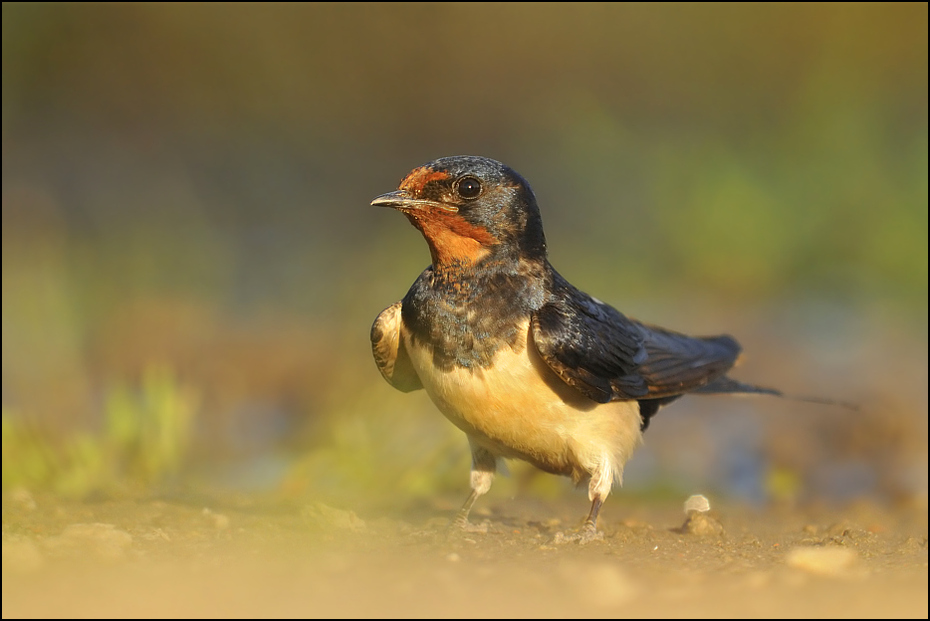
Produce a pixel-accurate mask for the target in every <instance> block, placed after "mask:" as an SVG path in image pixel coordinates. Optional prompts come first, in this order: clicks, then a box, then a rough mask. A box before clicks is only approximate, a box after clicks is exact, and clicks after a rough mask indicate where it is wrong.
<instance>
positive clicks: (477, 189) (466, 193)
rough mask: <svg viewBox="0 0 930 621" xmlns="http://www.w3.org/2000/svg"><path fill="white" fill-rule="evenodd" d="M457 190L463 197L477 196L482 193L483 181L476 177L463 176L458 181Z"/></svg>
mask: <svg viewBox="0 0 930 621" xmlns="http://www.w3.org/2000/svg"><path fill="white" fill-rule="evenodd" d="M455 191H456V192H457V193H458V195H459V196H461V197H462V198H477V196H478V195H479V194H481V182H480V181H478V180H477V179H475V178H474V177H463V178H461V179H459V181H458V183H456V185H455Z"/></svg>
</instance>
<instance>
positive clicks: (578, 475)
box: [401, 317, 640, 480]
mask: <svg viewBox="0 0 930 621" xmlns="http://www.w3.org/2000/svg"><path fill="white" fill-rule="evenodd" d="M529 332H530V330H529V318H528V317H527V318H526V319H524V320H523V321H521V322H520V323H519V324H518V325H517V327H516V337H515V339H514V340H513V341H512V342H510V343H509V344H508V345H507V346H503V347H499V348H496V350H495V351H494V353H493V355H492V356H491V357H490V359H489V361H488V364H487V365H485V366H458V365H451V366H442V365H437V364H436V356H435V352H434V347H433V346H432V345H431V344H429V343H428V342H424V341H422V340H420V339H416V338H413V336H412V335H411V333H410V331H409V330H408V329H406V328H402V332H401V335H402V338H403V341H404V346H405V347H406V348H407V352H408V354H409V356H410V360H411V362H412V363H413V366H414V368H415V370H416V372H417V375H418V376H419V377H420V380H421V382H422V383H423V387H424V388H425V390H426V392H427V393H428V394H429V396H430V398H431V399H432V400H433V402H434V403H435V404H436V406H437V407H438V408H439V410H440V411H441V412H442V413H443V414H444V415H445V416H446V417H447V418H448V419H449V420H450V421H451V422H452V423H454V424H455V425H456V426H457V427H459V428H460V429H462V430H463V431H465V433H467V434H468V435H469V436H470V437H471V438H472V441H473V442H477V443H478V444H480V445H482V446H484V447H485V448H487V449H488V450H490V451H491V452H492V453H494V454H496V455H499V456H502V457H514V458H519V459H524V460H526V461H529V462H531V463H533V464H535V465H536V466H538V467H540V468H542V469H544V470H547V471H549V472H554V473H557V474H565V475H570V476H573V478H575V479H576V480H581V479H584V478H585V475H586V474H588V473H590V472H591V471H592V470H593V468H594V467H595V465H596V464H597V463H598V462H599V461H601V460H602V459H603V458H604V456H605V455H610V461H611V463H617V462H619V464H620V467H621V468H622V464H623V462H625V461H626V459H628V458H629V455H630V454H631V453H632V449H633V447H635V445H636V444H638V442H639V439H640V431H639V427H640V419H639V409H638V406H637V404H636V402H635V401H634V402H615V403H608V404H598V403H596V402H595V401H592V400H591V399H588V398H587V397H585V396H583V395H581V394H580V393H578V392H577V391H576V390H575V389H573V388H572V387H570V386H568V385H567V384H565V383H564V382H562V380H561V379H559V378H558V376H556V374H555V373H554V372H553V371H552V370H551V369H550V368H549V367H548V365H546V363H545V361H543V360H542V358H541V357H540V356H539V354H538V352H537V351H536V349H535V346H534V345H533V343H532V342H531V340H530V339H531V337H530V334H529Z"/></svg>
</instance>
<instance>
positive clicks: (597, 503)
mask: <svg viewBox="0 0 930 621" xmlns="http://www.w3.org/2000/svg"><path fill="white" fill-rule="evenodd" d="M603 504H604V501H603V500H601V497H600V496H599V495H595V496H594V498H593V499H592V500H591V511H589V512H588V517H587V519H586V520H585V521H584V526H582V531H583V532H585V533H591V534H592V535H593V534H595V533H596V532H597V514H598V513H599V512H600V510H601V505H603Z"/></svg>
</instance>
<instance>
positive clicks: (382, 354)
mask: <svg viewBox="0 0 930 621" xmlns="http://www.w3.org/2000/svg"><path fill="white" fill-rule="evenodd" d="M401 304H402V303H401V302H395V303H394V304H392V305H391V306H389V307H387V308H386V309H384V310H383V311H381V313H380V314H379V315H378V318H377V319H375V322H374V324H372V326H371V353H372V354H373V355H374V357H375V364H377V365H378V370H379V371H381V376H382V377H384V379H385V380H387V382H388V383H389V384H390V385H391V386H393V387H394V388H396V389H397V390H400V391H402V392H411V391H414V390H420V389H421V388H423V384H422V383H421V382H420V378H419V376H418V375H417V372H416V370H415V369H414V368H413V364H412V363H411V362H410V356H409V355H408V354H407V349H406V348H405V347H404V344H403V343H402V342H401V338H400V325H401V314H400V309H401Z"/></svg>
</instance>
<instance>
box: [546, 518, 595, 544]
mask: <svg viewBox="0 0 930 621" xmlns="http://www.w3.org/2000/svg"><path fill="white" fill-rule="evenodd" d="M603 540H604V533H603V532H602V531H599V530H597V527H596V526H594V524H591V523H590V522H589V523H586V524H585V525H584V526H582V527H581V529H580V530H579V531H578V532H576V533H569V534H565V533H563V532H562V531H559V532H557V533H556V534H555V537H553V539H552V543H554V544H556V545H562V544H566V543H577V544H579V545H585V544H587V543H591V542H592V541H603Z"/></svg>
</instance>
